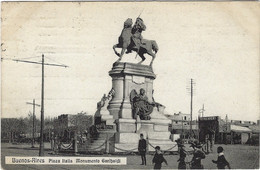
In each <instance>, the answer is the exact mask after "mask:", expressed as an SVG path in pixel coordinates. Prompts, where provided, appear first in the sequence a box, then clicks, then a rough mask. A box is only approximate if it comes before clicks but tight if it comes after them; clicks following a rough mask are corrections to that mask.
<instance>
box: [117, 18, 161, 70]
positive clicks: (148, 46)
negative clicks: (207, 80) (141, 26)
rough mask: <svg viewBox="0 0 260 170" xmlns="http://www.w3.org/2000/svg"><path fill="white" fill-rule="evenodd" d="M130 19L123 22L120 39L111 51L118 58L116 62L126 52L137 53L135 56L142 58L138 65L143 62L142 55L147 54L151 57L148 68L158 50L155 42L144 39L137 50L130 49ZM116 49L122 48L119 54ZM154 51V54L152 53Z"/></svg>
mask: <svg viewBox="0 0 260 170" xmlns="http://www.w3.org/2000/svg"><path fill="white" fill-rule="evenodd" d="M132 24H133V22H132V19H131V18H128V19H127V20H126V21H125V22H124V28H123V30H122V32H121V35H120V37H119V38H118V44H116V45H114V46H113V50H114V52H115V54H116V55H117V56H118V57H119V59H118V60H117V61H116V62H119V61H121V59H122V57H123V55H124V53H125V51H126V50H128V51H131V50H133V51H135V52H137V54H138V55H139V56H140V57H141V58H142V61H140V62H139V63H138V64H141V63H142V62H143V61H144V60H145V57H144V54H148V55H150V56H152V61H151V63H150V66H152V64H153V61H154V59H155V57H156V53H157V52H158V50H159V48H158V45H157V43H156V41H154V40H146V39H142V41H141V44H140V47H139V48H132V47H131V46H130V44H131V43H133V42H132V41H133V40H132ZM116 48H122V50H121V53H120V54H119V53H118V52H117V51H116ZM153 51H154V53H153ZM126 53H128V52H126Z"/></svg>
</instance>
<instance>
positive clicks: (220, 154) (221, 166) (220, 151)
mask: <svg viewBox="0 0 260 170" xmlns="http://www.w3.org/2000/svg"><path fill="white" fill-rule="evenodd" d="M223 151H224V149H223V148H222V146H219V147H218V148H217V152H218V159H217V160H216V161H215V160H212V162H213V163H215V164H217V167H218V169H225V167H226V166H227V167H228V168H229V169H231V167H230V165H229V163H228V161H227V160H226V158H225V156H224V153H223Z"/></svg>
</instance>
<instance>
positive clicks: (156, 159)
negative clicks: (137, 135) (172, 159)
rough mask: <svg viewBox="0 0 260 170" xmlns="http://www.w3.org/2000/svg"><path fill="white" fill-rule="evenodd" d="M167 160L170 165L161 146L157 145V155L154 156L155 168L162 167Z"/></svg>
mask: <svg viewBox="0 0 260 170" xmlns="http://www.w3.org/2000/svg"><path fill="white" fill-rule="evenodd" d="M163 162H165V164H166V165H168V163H167V161H166V160H165V159H164V157H163V154H162V151H161V150H160V146H156V147H155V155H154V157H153V163H154V169H161V167H162V163H163Z"/></svg>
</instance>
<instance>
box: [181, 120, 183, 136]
mask: <svg viewBox="0 0 260 170" xmlns="http://www.w3.org/2000/svg"><path fill="white" fill-rule="evenodd" d="M181 139H183V116H181Z"/></svg>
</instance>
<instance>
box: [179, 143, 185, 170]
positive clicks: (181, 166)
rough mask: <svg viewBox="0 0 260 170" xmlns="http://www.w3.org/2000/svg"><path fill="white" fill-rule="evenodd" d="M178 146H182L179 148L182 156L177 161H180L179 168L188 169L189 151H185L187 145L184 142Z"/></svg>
mask: <svg viewBox="0 0 260 170" xmlns="http://www.w3.org/2000/svg"><path fill="white" fill-rule="evenodd" d="M178 146H179V148H180V150H179V153H180V158H179V159H178V161H177V162H179V165H178V169H186V163H185V158H186V155H187V151H185V149H184V147H185V146H184V145H183V144H182V143H181V144H179V145H178Z"/></svg>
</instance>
